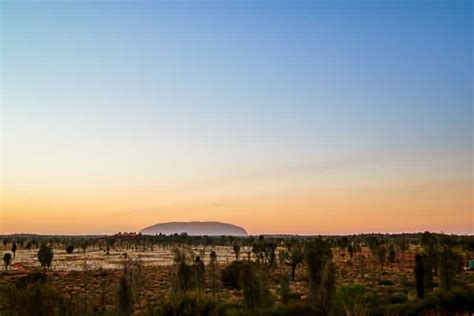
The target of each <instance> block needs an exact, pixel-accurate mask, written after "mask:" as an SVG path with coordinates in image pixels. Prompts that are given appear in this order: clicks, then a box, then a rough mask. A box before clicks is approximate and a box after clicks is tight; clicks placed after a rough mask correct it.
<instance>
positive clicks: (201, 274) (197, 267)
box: [193, 256, 206, 290]
mask: <svg viewBox="0 0 474 316" xmlns="http://www.w3.org/2000/svg"><path fill="white" fill-rule="evenodd" d="M193 269H194V278H195V284H196V288H197V289H198V290H202V289H204V288H205V286H206V282H205V271H206V270H205V266H204V261H202V260H201V257H200V256H196V258H195V259H194V265H193Z"/></svg>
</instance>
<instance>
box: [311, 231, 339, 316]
mask: <svg viewBox="0 0 474 316" xmlns="http://www.w3.org/2000/svg"><path fill="white" fill-rule="evenodd" d="M304 253H305V263H306V266H307V269H308V276H309V283H310V299H311V303H312V304H313V307H315V308H316V309H317V310H319V311H320V313H323V314H328V312H329V311H328V309H329V307H330V303H331V300H332V297H333V294H334V284H335V279H334V278H335V276H334V274H335V267H334V264H333V263H332V260H331V259H332V252H331V248H330V247H329V244H328V243H327V242H325V241H324V240H322V239H321V238H316V239H313V240H311V241H308V242H307V243H306V245H305V252H304Z"/></svg>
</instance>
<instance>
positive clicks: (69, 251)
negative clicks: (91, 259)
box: [66, 245, 74, 255]
mask: <svg viewBox="0 0 474 316" xmlns="http://www.w3.org/2000/svg"><path fill="white" fill-rule="evenodd" d="M66 252H67V253H68V254H69V255H70V254H72V253H73V252H74V246H73V245H69V246H67V247H66Z"/></svg>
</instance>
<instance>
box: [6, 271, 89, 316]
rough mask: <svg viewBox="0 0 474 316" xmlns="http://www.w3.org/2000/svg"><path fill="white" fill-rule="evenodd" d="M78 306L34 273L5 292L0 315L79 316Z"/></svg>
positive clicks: (40, 275) (43, 277)
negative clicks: (3, 304)
mask: <svg viewBox="0 0 474 316" xmlns="http://www.w3.org/2000/svg"><path fill="white" fill-rule="evenodd" d="M78 306H79V305H78V304H76V303H75V302H73V301H72V300H71V299H67V298H65V297H63V296H62V294H61V292H60V291H58V290H57V289H56V288H55V287H54V286H53V285H52V284H51V283H49V282H48V281H47V279H46V278H45V276H43V275H42V274H39V273H34V274H30V275H27V276H25V277H23V278H21V279H20V280H18V281H17V283H16V285H15V286H11V287H10V288H9V289H8V290H7V292H6V295H5V310H4V311H3V312H2V313H4V314H2V315H6V316H9V315H12V316H13V315H15V316H30V315H37V316H43V315H45V316H46V315H48V316H49V315H51V316H55V315H58V316H59V315H61V316H63V315H64V316H67V315H81V312H79V309H78Z"/></svg>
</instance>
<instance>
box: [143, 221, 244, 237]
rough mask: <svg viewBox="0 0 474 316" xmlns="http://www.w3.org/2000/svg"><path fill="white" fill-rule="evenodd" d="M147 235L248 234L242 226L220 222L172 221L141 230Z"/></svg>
mask: <svg viewBox="0 0 474 316" xmlns="http://www.w3.org/2000/svg"><path fill="white" fill-rule="evenodd" d="M141 233H142V234H145V235H156V234H160V233H161V234H163V235H172V234H181V233H187V234H188V235H192V236H205V235H207V236H222V235H225V236H247V235H248V234H247V232H246V231H245V229H243V228H242V227H239V226H236V225H232V224H227V223H220V222H170V223H160V224H156V225H153V226H149V227H146V228H144V229H142V230H141Z"/></svg>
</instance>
